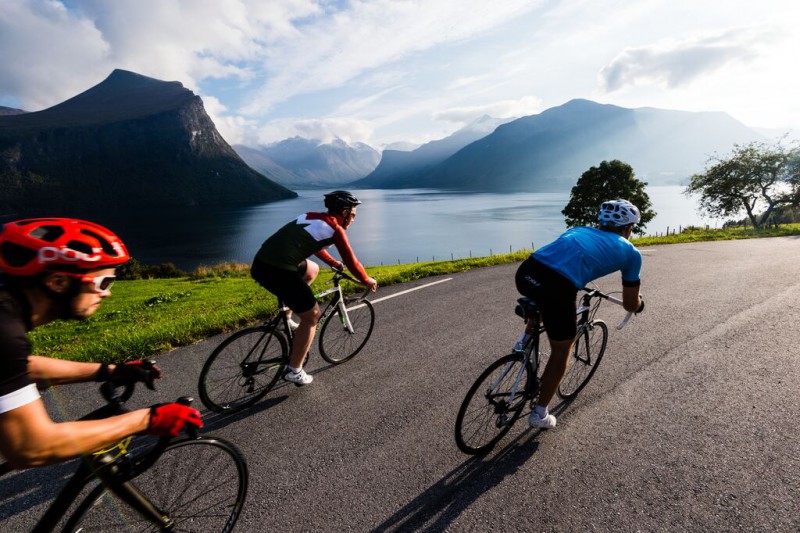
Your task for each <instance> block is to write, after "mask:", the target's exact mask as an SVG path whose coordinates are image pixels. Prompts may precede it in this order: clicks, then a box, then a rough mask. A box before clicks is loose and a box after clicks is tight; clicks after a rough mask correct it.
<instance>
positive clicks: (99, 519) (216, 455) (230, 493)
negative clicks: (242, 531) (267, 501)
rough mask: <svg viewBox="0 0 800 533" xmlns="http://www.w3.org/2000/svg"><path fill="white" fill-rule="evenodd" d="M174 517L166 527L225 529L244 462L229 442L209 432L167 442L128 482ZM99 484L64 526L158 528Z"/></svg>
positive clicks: (241, 495) (241, 490) (242, 486)
mask: <svg viewBox="0 0 800 533" xmlns="http://www.w3.org/2000/svg"><path fill="white" fill-rule="evenodd" d="M129 483H132V484H133V485H135V486H136V488H137V489H138V490H139V491H140V492H141V493H142V494H143V495H144V496H145V497H146V498H147V499H148V500H149V501H150V502H151V503H152V504H154V505H155V506H156V507H157V508H158V509H160V510H161V511H163V512H164V513H165V515H167V516H169V518H170V519H171V520H172V521H173V522H174V527H173V529H171V531H231V530H232V529H233V526H234V524H236V521H237V520H238V518H239V515H240V513H241V511H242V506H243V505H244V500H245V498H246V496H247V485H248V471H247V462H246V461H245V459H244V457H243V456H242V454H241V452H239V450H238V449H237V448H236V447H235V446H233V445H232V444H230V443H228V442H226V441H224V440H222V439H217V438H213V437H200V438H198V439H186V440H182V441H174V442H172V443H170V444H169V445H168V446H167V448H166V449H165V450H164V452H163V453H162V454H161V456H160V457H159V458H158V460H157V461H156V462H155V463H154V464H153V465H152V466H151V467H150V468H148V469H146V470H145V471H144V472H142V473H141V474H139V475H138V476H136V477H135V478H134V479H133V480H131V481H129ZM159 530H160V527H159V526H158V525H156V524H153V523H152V522H150V521H149V520H147V519H145V518H144V517H142V516H141V515H139V513H138V512H136V511H134V510H133V509H132V508H131V507H129V506H128V505H127V504H126V503H124V502H123V501H122V500H121V499H120V498H119V497H118V496H117V495H116V494H114V493H113V492H111V491H109V490H107V489H106V487H104V486H103V485H102V484H99V485H97V486H96V487H95V488H94V489H92V491H91V492H90V493H89V495H88V496H87V497H86V499H85V500H84V501H83V502H82V503H81V505H80V506H79V507H78V508H77V509H76V511H75V513H74V514H73V515H72V517H71V518H70V519H69V521H68V523H67V525H66V527H65V528H64V531H70V532H78V531H80V532H91V531H109V532H112V531H113V532H120V531H159Z"/></svg>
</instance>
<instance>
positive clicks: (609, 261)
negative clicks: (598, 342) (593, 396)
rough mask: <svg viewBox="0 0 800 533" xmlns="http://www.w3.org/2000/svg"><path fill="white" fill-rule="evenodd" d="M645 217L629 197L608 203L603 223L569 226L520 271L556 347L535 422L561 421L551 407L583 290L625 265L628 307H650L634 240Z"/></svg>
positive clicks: (522, 288) (520, 284)
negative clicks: (642, 292) (643, 290)
mask: <svg viewBox="0 0 800 533" xmlns="http://www.w3.org/2000/svg"><path fill="white" fill-rule="evenodd" d="M640 219H641V217H640V213H639V209H638V208H637V207H636V206H634V205H633V204H632V203H630V202H628V201H627V200H613V201H609V202H604V203H603V204H602V205H601V206H600V212H599V213H598V215H597V221H598V227H596V228H591V227H579V228H571V229H569V230H567V231H566V232H564V233H563V234H562V235H561V236H560V237H558V239H556V240H555V241H553V242H552V243H550V244H547V245H545V246H543V247H542V248H540V249H538V250H536V251H535V252H534V253H532V254H531V255H530V257H529V258H528V259H526V260H525V261H523V263H522V264H521V265H520V267H519V269H518V270H517V274H516V278H515V281H516V285H517V290H518V291H519V292H520V293H521V294H522V295H523V296H527V297H528V298H530V299H532V300H534V301H535V302H536V303H537V304H538V306H539V309H540V311H541V316H542V322H543V323H544V328H545V331H546V332H547V337H548V339H549V341H550V348H551V353H550V360H549V361H548V362H547V366H546V367H545V369H544V373H543V374H542V384H541V390H540V392H539V398H538V400H537V402H536V405H535V406H534V409H533V412H531V414H530V417H529V418H528V423H529V424H530V425H531V426H532V427H538V428H554V427H555V426H556V417H555V416H553V415H552V414H550V413H549V411H548V409H547V406H548V404H549V403H550V400H551V399H552V398H553V395H554V394H555V391H556V389H557V388H558V385H559V383H561V379H562V378H563V377H564V373H565V372H566V369H567V363H568V361H569V354H570V352H571V351H572V345H573V343H574V341H575V335H576V333H577V307H576V305H575V300H576V297H577V295H578V291H579V290H581V289H583V288H584V287H585V286H586V284H587V283H589V282H590V281H593V280H595V279H597V278H600V277H603V276H605V275H607V274H611V273H612V272H616V271H618V270H619V271H620V272H621V273H622V301H623V307H624V308H625V309H626V310H627V311H630V312H635V313H640V312H642V311H643V310H644V301H643V300H642V298H641V296H640V295H639V286H640V284H641V282H640V279H639V276H640V271H641V267H642V255H641V254H640V253H639V250H637V249H636V248H635V247H634V246H633V244H631V243H630V241H629V239H630V237H631V234H632V233H633V226H634V225H635V224H637V223H638V222H639V220H640ZM534 327H538V324H527V325H526V329H525V333H524V334H523V336H522V337H521V338H520V340H519V341H517V343H516V344H515V345H514V350H515V351H519V350H521V349H522V346H524V345H525V343H526V342H527V341H528V339H529V335H530V334H531V332H532V331H533V328H534Z"/></svg>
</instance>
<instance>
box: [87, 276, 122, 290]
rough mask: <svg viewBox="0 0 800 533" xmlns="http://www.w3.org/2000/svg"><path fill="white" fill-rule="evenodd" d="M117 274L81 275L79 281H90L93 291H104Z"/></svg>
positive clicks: (111, 283) (108, 287)
mask: <svg viewBox="0 0 800 533" xmlns="http://www.w3.org/2000/svg"><path fill="white" fill-rule="evenodd" d="M115 279H117V276H98V277H93V276H82V277H81V281H82V282H84V283H91V284H93V285H94V290H95V292H106V291H107V290H109V289H110V288H111V286H112V285H113V284H114V280H115Z"/></svg>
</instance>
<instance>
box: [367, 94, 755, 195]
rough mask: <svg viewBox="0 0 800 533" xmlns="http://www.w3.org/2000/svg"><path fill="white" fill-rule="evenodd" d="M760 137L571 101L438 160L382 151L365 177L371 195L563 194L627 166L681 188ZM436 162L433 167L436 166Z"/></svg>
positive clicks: (667, 115)
mask: <svg viewBox="0 0 800 533" xmlns="http://www.w3.org/2000/svg"><path fill="white" fill-rule="evenodd" d="M763 139H764V137H763V136H761V135H760V134H759V133H757V132H756V131H754V130H753V129H750V128H748V127H747V126H745V125H744V124H742V123H740V122H738V121H736V120H735V119H733V118H732V117H731V116H729V115H728V114H726V113H719V112H713V113H711V112H707V113H693V112H685V111H669V110H661V109H653V108H640V109H627V108H623V107H618V106H614V105H605V104H598V103H596V102H592V101H589V100H571V101H569V102H567V103H565V104H564V105H561V106H558V107H553V108H550V109H547V110H546V111H543V112H542V113H540V114H538V115H532V116H527V117H523V118H519V119H516V120H514V121H511V122H509V123H507V124H503V125H500V126H498V127H497V128H496V129H495V130H494V131H493V132H492V133H490V134H488V135H486V136H482V137H480V138H479V139H477V140H475V141H473V142H471V143H469V144H467V145H465V146H463V147H461V148H460V149H458V150H457V151H454V153H452V154H450V155H447V156H446V157H443V156H444V155H445V154H446V153H447V150H441V151H438V152H437V151H436V150H434V149H433V147H432V146H431V145H434V144H435V143H436V142H434V143H428V144H427V145H424V146H422V147H420V148H418V149H417V150H414V151H412V152H405V153H404V152H391V151H384V154H383V159H382V160H381V163H380V164H379V165H378V167H377V168H376V169H375V171H374V172H372V173H371V174H370V175H368V176H366V177H365V178H364V179H362V180H358V181H356V182H355V183H354V185H357V186H359V187H376V188H388V189H393V188H409V187H420V188H443V189H455V190H473V191H498V192H504V191H531V192H538V191H569V190H570V188H571V187H572V186H573V185H575V183H576V182H577V180H578V178H580V176H581V174H582V173H583V172H585V171H586V170H588V169H589V168H590V167H592V166H597V165H598V164H599V163H600V162H602V161H604V160H613V159H619V160H622V161H624V162H626V163H628V164H630V165H631V166H632V167H633V169H634V171H635V172H636V175H637V177H638V178H639V179H642V180H644V181H647V182H648V183H649V184H651V185H658V184H677V183H683V182H685V181H686V180H687V178H688V177H689V176H691V175H692V174H695V173H697V172H701V171H702V170H703V168H705V167H704V166H705V163H706V162H707V161H708V158H709V157H710V156H711V155H713V154H715V153H717V154H720V155H724V154H726V153H728V152H730V150H731V149H732V148H733V145H734V144H736V143H739V144H742V143H747V142H750V141H755V140H763ZM437 159H438V160H437Z"/></svg>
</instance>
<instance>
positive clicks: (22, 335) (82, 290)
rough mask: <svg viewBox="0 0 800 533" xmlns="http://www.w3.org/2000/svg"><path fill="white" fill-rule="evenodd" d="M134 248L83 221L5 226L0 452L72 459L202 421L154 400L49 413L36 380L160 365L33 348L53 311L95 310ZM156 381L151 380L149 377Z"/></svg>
mask: <svg viewBox="0 0 800 533" xmlns="http://www.w3.org/2000/svg"><path fill="white" fill-rule="evenodd" d="M129 258H130V256H129V255H128V251H127V249H126V248H125V245H124V244H123V243H122V241H121V240H120V239H119V238H118V237H117V236H116V235H114V234H113V233H111V232H110V231H109V230H108V229H106V228H104V227H102V226H99V225H97V224H93V223H91V222H86V221H83V220H76V219H68V218H40V219H27V220H19V221H16V222H9V223H8V224H5V225H4V226H3V228H2V232H1V233H0V454H2V455H3V457H4V458H5V459H6V460H7V461H8V462H9V464H10V466H11V467H13V468H29V467H37V466H43V465H46V464H52V463H58V462H62V461H66V460H68V459H70V458H73V457H77V456H79V455H83V454H86V453H90V452H92V451H94V450H97V449H101V448H103V447H107V446H109V445H112V444H114V443H115V442H118V441H119V440H121V439H123V438H125V437H127V436H129V435H132V434H134V433H148V434H151V435H167V434H169V435H173V436H177V435H178V433H179V432H180V431H181V429H182V428H183V427H184V426H185V424H192V425H195V426H197V427H202V422H201V420H200V413H199V412H198V411H196V410H195V409H191V408H189V407H186V406H183V405H180V404H175V403H171V404H163V405H154V406H152V407H151V408H149V409H139V410H137V411H133V412H130V413H126V414H123V415H119V416H114V417H111V418H107V419H103V420H91V421H89V420H87V421H76V422H64V423H55V422H53V421H52V420H51V419H50V417H49V416H48V414H47V411H46V410H45V406H44V402H43V401H42V399H41V397H40V396H39V388H46V387H48V386H50V385H55V384H64V383H77V382H84V381H108V380H111V381H114V382H120V383H130V382H137V381H143V382H147V383H151V380H152V379H154V378H158V377H160V371H159V370H158V368H157V367H153V368H151V369H149V370H148V369H147V367H146V366H145V365H142V364H141V363H142V362H141V361H133V362H129V363H119V364H105V363H103V364H99V363H78V362H72V361H63V360H58V359H51V358H48V357H38V356H34V355H32V354H31V343H30V341H29V339H28V332H29V331H30V330H31V329H33V328H35V327H38V326H41V325H43V324H47V323H49V322H52V321H54V320H56V319H84V318H88V317H89V316H91V315H92V314H93V313H94V312H95V311H96V310H97V308H98V306H99V305H100V302H101V301H102V300H103V298H105V297H107V296H109V295H110V294H111V291H110V288H111V284H112V283H113V282H114V279H115V275H114V274H115V267H116V266H117V265H120V264H122V263H125V262H126V261H128V259H129ZM150 386H151V387H152V385H150Z"/></svg>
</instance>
